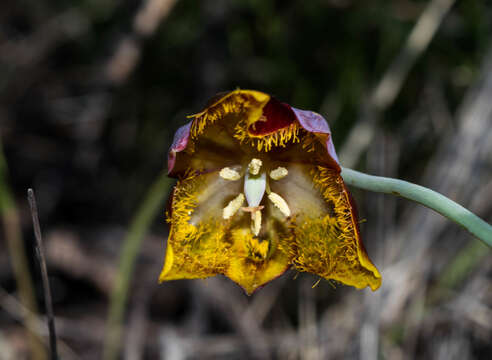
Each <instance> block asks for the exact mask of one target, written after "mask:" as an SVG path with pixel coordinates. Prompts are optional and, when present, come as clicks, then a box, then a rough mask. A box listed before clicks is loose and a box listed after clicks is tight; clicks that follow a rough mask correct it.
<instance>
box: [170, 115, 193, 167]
mask: <svg viewBox="0 0 492 360" xmlns="http://www.w3.org/2000/svg"><path fill="white" fill-rule="evenodd" d="M192 123H193V121H190V122H189V123H187V124H186V125H183V126H181V127H180V128H179V129H178V130H177V131H176V133H175V134H174V140H173V143H172V145H171V147H170V148H169V153H168V155H167V173H168V174H169V175H170V174H171V173H172V171H173V168H174V164H175V163H176V153H178V152H180V151H183V150H184V149H185V148H186V146H187V145H188V140H189V139H190V130H191V124H192Z"/></svg>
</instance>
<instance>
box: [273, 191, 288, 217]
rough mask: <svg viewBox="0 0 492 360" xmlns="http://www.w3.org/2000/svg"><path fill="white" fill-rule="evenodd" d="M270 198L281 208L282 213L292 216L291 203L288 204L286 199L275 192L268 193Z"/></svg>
mask: <svg viewBox="0 0 492 360" xmlns="http://www.w3.org/2000/svg"><path fill="white" fill-rule="evenodd" d="M268 198H269V199H270V201H271V202H272V203H273V204H274V205H275V206H276V207H277V208H278V209H279V210H280V212H281V213H282V214H284V215H285V216H287V217H289V216H290V209H289V205H287V202H286V201H285V200H284V198H283V197H282V196H280V195H279V194H276V193H274V192H271V193H270V194H268Z"/></svg>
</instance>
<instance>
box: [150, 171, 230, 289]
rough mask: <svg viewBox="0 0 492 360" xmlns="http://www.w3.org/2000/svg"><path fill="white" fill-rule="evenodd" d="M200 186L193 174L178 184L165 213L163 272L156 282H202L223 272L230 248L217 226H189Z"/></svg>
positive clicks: (220, 226) (221, 228)
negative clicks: (165, 237)
mask: <svg viewBox="0 0 492 360" xmlns="http://www.w3.org/2000/svg"><path fill="white" fill-rule="evenodd" d="M201 186H202V183H201V181H200V177H198V176H196V172H191V171H189V172H187V173H186V174H185V176H184V177H183V179H181V180H180V181H178V183H177V185H176V187H175V190H174V194H173V199H172V205H171V206H172V211H171V213H168V214H167V216H168V219H167V221H168V223H169V224H170V225H171V229H170V233H169V239H168V249H167V252H166V259H165V262H164V268H163V270H162V272H161V275H160V277H159V281H161V282H162V281H165V280H174V279H183V278H187V279H192V278H205V277H209V276H213V275H216V274H218V273H221V272H223V271H224V270H225V267H226V264H227V263H228V261H229V259H228V248H229V247H230V244H229V243H227V242H225V241H224V238H225V232H226V229H225V228H224V226H223V225H221V224H220V223H219V222H213V221H212V222H200V223H199V224H197V225H193V224H191V223H190V219H191V215H192V214H193V211H194V210H195V208H196V206H197V200H196V199H197V195H198V192H199V191H200V187H201Z"/></svg>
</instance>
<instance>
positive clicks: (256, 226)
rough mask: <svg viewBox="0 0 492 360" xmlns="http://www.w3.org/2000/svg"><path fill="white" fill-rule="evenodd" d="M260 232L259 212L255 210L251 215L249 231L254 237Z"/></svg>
mask: <svg viewBox="0 0 492 360" xmlns="http://www.w3.org/2000/svg"><path fill="white" fill-rule="evenodd" d="M260 230H261V211H260V210H256V211H255V212H252V213H251V231H253V234H255V236H258V234H259V233H260Z"/></svg>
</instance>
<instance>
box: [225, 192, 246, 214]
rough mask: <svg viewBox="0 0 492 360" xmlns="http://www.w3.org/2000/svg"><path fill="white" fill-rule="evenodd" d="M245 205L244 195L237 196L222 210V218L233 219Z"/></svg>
mask: <svg viewBox="0 0 492 360" xmlns="http://www.w3.org/2000/svg"><path fill="white" fill-rule="evenodd" d="M243 203H244V195H243V194H242V193H241V194H239V195H238V196H236V197H235V198H234V199H232V200H231V201H229V204H227V206H226V207H225V208H224V209H223V210H222V217H223V218H224V220H227V219H229V218H230V217H232V216H233V215H234V214H235V213H237V211H238V210H239V209H240V208H241V206H243Z"/></svg>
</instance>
